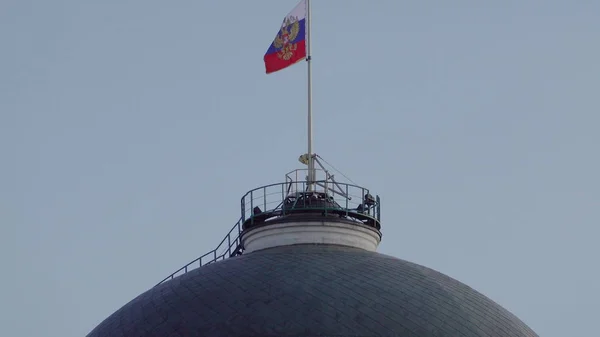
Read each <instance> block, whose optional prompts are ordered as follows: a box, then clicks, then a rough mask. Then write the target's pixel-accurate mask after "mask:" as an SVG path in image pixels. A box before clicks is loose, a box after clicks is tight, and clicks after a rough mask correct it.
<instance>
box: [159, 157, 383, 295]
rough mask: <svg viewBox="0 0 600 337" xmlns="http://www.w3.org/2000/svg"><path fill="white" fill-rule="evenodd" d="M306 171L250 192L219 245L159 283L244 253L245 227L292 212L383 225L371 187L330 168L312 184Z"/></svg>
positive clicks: (378, 226) (370, 224) (300, 171)
mask: <svg viewBox="0 0 600 337" xmlns="http://www.w3.org/2000/svg"><path fill="white" fill-rule="evenodd" d="M306 171H307V170H305V169H300V170H295V171H292V172H290V173H288V174H287V175H286V181H285V182H283V183H276V184H271V185H266V186H262V187H259V188H255V189H253V190H251V191H249V192H248V193H246V194H245V195H244V196H243V197H242V199H241V217H240V219H239V220H238V221H237V223H236V224H235V225H234V226H233V227H232V228H231V229H230V230H229V232H228V233H227V235H226V236H225V238H223V240H222V241H221V243H219V245H218V246H217V248H215V249H213V250H211V251H210V252H208V253H206V254H204V255H202V256H200V257H199V258H197V259H195V260H193V261H192V262H190V263H188V264H186V265H185V266H183V267H181V268H179V269H178V270H176V271H175V272H174V273H172V274H171V275H169V276H167V277H166V278H164V279H163V280H162V281H160V282H159V283H158V284H157V286H158V285H160V284H162V283H165V282H167V281H169V280H172V279H174V278H175V277H177V276H180V275H183V274H185V273H187V272H188V271H190V270H193V269H196V268H199V267H202V266H205V265H207V264H210V263H213V262H216V261H220V260H224V259H226V258H228V257H232V256H236V255H240V254H242V252H243V245H242V242H241V233H242V231H243V230H245V229H248V228H250V227H252V226H255V225H259V224H264V223H265V222H267V221H270V220H272V219H276V218H280V217H283V216H286V215H289V214H293V213H316V214H320V215H323V216H328V215H337V216H339V217H341V218H344V219H345V220H347V221H351V222H355V223H357V224H363V225H367V226H371V227H374V228H376V229H378V230H379V229H380V228H381V226H380V223H381V207H380V199H379V196H372V195H371V194H370V193H369V190H368V189H366V188H363V187H360V186H357V185H352V184H346V183H338V182H336V181H335V179H334V177H333V175H330V174H329V172H327V171H321V170H315V173H317V174H318V173H324V179H323V180H317V181H313V182H311V183H310V184H309V183H307V182H306V181H304V180H302V179H303V178H304V177H303V176H304V174H306ZM319 171H321V172H319ZM317 174H315V176H316V175H317Z"/></svg>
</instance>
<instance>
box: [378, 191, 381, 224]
mask: <svg viewBox="0 0 600 337" xmlns="http://www.w3.org/2000/svg"><path fill="white" fill-rule="evenodd" d="M377 221H379V222H381V199H379V196H377Z"/></svg>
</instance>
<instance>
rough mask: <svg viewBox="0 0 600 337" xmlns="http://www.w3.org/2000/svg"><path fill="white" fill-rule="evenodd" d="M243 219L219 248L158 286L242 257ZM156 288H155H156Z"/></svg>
mask: <svg viewBox="0 0 600 337" xmlns="http://www.w3.org/2000/svg"><path fill="white" fill-rule="evenodd" d="M242 222H243V221H242V218H240V219H239V220H238V221H237V223H236V224H235V225H234V226H233V227H232V228H231V229H230V230H229V233H227V235H226V236H225V237H224V238H223V240H221V243H219V245H218V246H217V248H215V249H213V250H211V251H209V252H208V253H206V254H204V255H202V256H200V257H199V258H197V259H195V260H194V261H192V262H190V263H188V264H186V265H185V266H183V267H181V268H179V269H177V270H176V271H175V272H174V273H172V274H171V275H169V276H167V277H165V278H164V279H163V280H162V281H160V282H158V284H157V285H156V286H159V285H161V284H163V283H165V282H167V281H170V280H172V279H174V278H175V277H177V276H179V275H183V274H185V273H187V272H188V271H190V270H194V269H196V268H200V267H202V266H205V265H207V264H211V263H213V262H217V261H220V260H225V259H226V258H229V257H233V256H237V255H241V254H242V252H243V251H244V249H243V247H242V242H241V238H240V234H241V232H242ZM156 286H155V287H156Z"/></svg>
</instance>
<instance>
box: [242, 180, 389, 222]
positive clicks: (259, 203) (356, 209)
mask: <svg viewBox="0 0 600 337" xmlns="http://www.w3.org/2000/svg"><path fill="white" fill-rule="evenodd" d="M313 184H314V185H313V186H315V187H316V189H314V190H312V191H307V189H306V187H307V186H308V184H307V182H306V181H294V180H293V179H288V180H287V181H286V182H281V183H274V184H269V185H264V186H261V187H258V188H255V189H252V190H250V191H248V192H247V193H246V194H244V196H242V198H241V200H240V208H241V217H242V221H243V226H242V230H245V229H248V228H250V227H253V226H255V225H256V224H261V223H264V222H265V221H270V220H273V219H276V218H280V217H282V216H285V215H288V214H291V213H298V212H300V213H301V212H314V211H322V212H323V213H324V215H327V214H330V213H332V214H338V215H340V216H342V217H344V218H346V219H348V220H350V221H356V222H359V223H363V224H367V225H369V226H373V227H375V228H377V229H379V228H380V221H381V208H380V199H379V196H372V195H371V194H370V191H369V189H367V188H364V187H361V186H358V185H355V184H347V183H338V182H335V186H336V187H337V188H338V191H334V190H333V188H329V186H333V185H332V181H330V180H317V181H314V182H313ZM290 192H291V193H290ZM309 195H314V196H316V197H317V198H319V199H320V200H321V201H317V202H316V203H312V202H310V200H308V199H307V197H308V196H309ZM299 198H300V199H301V201H299V200H300V199H299ZM288 203H289V204H288ZM297 203H298V204H297Z"/></svg>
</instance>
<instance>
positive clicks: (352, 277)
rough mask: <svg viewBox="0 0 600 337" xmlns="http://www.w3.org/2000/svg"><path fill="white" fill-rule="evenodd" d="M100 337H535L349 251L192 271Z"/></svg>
mask: <svg viewBox="0 0 600 337" xmlns="http://www.w3.org/2000/svg"><path fill="white" fill-rule="evenodd" d="M89 336H90V337H101V336H223V337H225V336H227V337H230V336H257V337H258V336H260V337H270V336H273V337H275V336H277V337H285V336H290V337H291V336H395V337H399V336H415V337H426V336H427V337H429V336H432V337H433V336H448V337H450V336H451V337H457V336H473V337H474V336H478V337H479V336H486V337H517V336H519V337H534V336H537V335H536V334H535V333H534V332H533V331H532V330H531V329H529V328H528V327H527V326H526V325H525V324H524V323H523V322H521V321H520V320H519V319H518V318H517V317H515V316H514V315H512V314H511V313H509V312H508V311H507V310H505V309H503V308H502V307H501V306H499V305H498V304H496V303H494V302H493V301H492V300H490V299H488V298H487V297H485V296H484V295H482V294H480V293H478V292H477V291H475V290H473V289H471V288H470V287H468V286H466V285H464V284H462V283H460V282H458V281H456V280H454V279H452V278H450V277H448V276H445V275H443V274H441V273H438V272H436V271H434V270H431V269H428V268H425V267H422V266H419V265H416V264H413V263H410V262H407V261H403V260H400V259H397V258H394V257H390V256H386V255H382V254H378V253H375V252H370V251H367V250H364V249H359V248H354V247H344V246H336V245H315V244H299V245H290V246H279V247H275V248H269V249H264V250H261V251H257V252H253V253H250V254H243V255H241V256H237V257H233V258H230V259H227V260H225V261H222V262H218V263H214V264H210V265H208V266H204V267H202V268H198V269H195V270H194V271H192V272H189V273H186V274H185V275H182V276H180V277H177V278H175V279H174V280H172V281H168V282H165V283H163V284H161V285H159V286H157V287H154V288H152V289H150V290H149V291H147V292H146V293H144V294H142V295H140V296H138V297H137V298H135V299H134V300H132V301H131V302H129V303H128V304H126V305H125V306H124V307H123V308H121V309H120V310H118V311H117V312H115V313H114V314H113V315H111V316H110V317H109V318H107V319H106V320H105V321H104V322H102V324H100V325H99V326H98V327H97V328H96V329H94V330H93V331H92V332H91V333H90V335H89Z"/></svg>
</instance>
